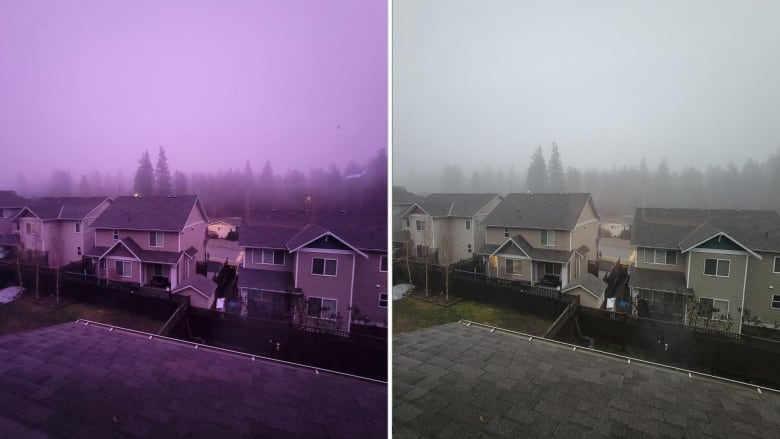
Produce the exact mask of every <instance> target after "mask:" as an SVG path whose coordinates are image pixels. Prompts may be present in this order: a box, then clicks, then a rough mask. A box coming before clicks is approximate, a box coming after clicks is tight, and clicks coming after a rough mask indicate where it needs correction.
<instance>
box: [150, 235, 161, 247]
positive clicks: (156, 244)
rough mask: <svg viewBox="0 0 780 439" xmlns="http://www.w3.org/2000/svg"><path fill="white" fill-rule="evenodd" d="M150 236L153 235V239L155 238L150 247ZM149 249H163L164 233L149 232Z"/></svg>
mask: <svg viewBox="0 0 780 439" xmlns="http://www.w3.org/2000/svg"><path fill="white" fill-rule="evenodd" d="M152 234H154V237H155V238H154V245H152ZM161 237H162V238H161ZM149 247H154V248H162V247H165V233H164V232H149Z"/></svg>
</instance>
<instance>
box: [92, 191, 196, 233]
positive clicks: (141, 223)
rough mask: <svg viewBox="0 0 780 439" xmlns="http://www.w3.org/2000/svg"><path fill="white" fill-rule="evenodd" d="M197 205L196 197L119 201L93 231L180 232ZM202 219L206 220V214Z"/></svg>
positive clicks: (127, 198) (121, 199) (97, 220)
mask: <svg viewBox="0 0 780 439" xmlns="http://www.w3.org/2000/svg"><path fill="white" fill-rule="evenodd" d="M196 203H197V204H198V205H200V201H198V197H197V196H195V195H177V196H175V197H174V196H171V197H165V196H144V197H117V199H116V200H114V202H113V204H112V205H111V206H110V207H109V208H108V209H106V210H105V211H103V213H102V214H100V216H99V217H98V218H97V219H96V220H95V222H94V223H92V227H95V228H101V229H120V230H121V229H130V230H164V231H181V230H182V229H184V226H185V225H186V223H187V218H189V216H190V213H191V212H192V208H193V207H195V206H196ZM202 215H204V216H205V212H202Z"/></svg>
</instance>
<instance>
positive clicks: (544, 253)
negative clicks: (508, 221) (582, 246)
mask: <svg viewBox="0 0 780 439" xmlns="http://www.w3.org/2000/svg"><path fill="white" fill-rule="evenodd" d="M511 239H512V240H513V241H514V242H515V243H517V245H518V246H519V247H520V248H521V249H522V250H523V251H524V252H525V254H527V255H528V256H529V257H530V258H531V259H532V260H534V261H543V262H560V263H565V262H567V261H568V260H569V259H570V258H571V253H572V252H570V251H566V250H553V249H549V248H535V247H533V246H531V244H530V243H529V242H528V241H526V240H525V238H523V236H522V235H515V236H513V237H512V238H511ZM504 245H512V243H511V242H509V238H507V240H506V242H505V243H504ZM502 246H503V245H501V246H496V249H499V248H501V247H502ZM485 247H487V245H486V246H485ZM485 247H483V250H482V251H484V248H485ZM493 251H494V252H495V250H493Z"/></svg>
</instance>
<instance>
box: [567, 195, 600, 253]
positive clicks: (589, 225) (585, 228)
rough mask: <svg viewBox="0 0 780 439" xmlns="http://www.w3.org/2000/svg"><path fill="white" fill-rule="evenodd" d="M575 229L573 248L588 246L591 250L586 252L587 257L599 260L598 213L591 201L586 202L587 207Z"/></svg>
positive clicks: (572, 238) (583, 210) (572, 234)
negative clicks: (597, 240)
mask: <svg viewBox="0 0 780 439" xmlns="http://www.w3.org/2000/svg"><path fill="white" fill-rule="evenodd" d="M577 224H579V226H575V227H574V230H573V231H572V232H571V250H576V249H578V248H580V246H582V245H585V246H587V247H588V248H589V249H590V251H589V252H588V253H587V254H585V255H584V256H585V259H586V260H588V261H596V260H598V243H597V242H596V239H597V238H598V223H597V221H596V213H595V212H594V211H593V208H592V207H591V206H590V203H586V204H585V208H584V209H582V213H580V217H579V219H577Z"/></svg>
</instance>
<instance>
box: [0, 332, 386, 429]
mask: <svg viewBox="0 0 780 439" xmlns="http://www.w3.org/2000/svg"><path fill="white" fill-rule="evenodd" d="M0 388H1V389H2V392H0V436H2V437H6V436H7V437H36V436H37V437H139V438H162V437H170V438H174V437H203V438H208V437H323V436H325V435H330V436H332V437H384V436H385V435H386V434H387V433H386V429H387V422H386V420H387V416H386V410H387V403H386V401H387V386H386V385H385V384H383V383H377V382H372V381H368V380H362V379H357V378H352V377H348V376H343V375H337V374H333V373H329V372H325V371H320V372H319V373H315V371H314V370H312V369H311V368H305V367H299V366H294V365H285V364H282V363H278V362H274V361H269V360H263V359H260V358H257V359H256V361H253V360H252V359H251V358H249V357H245V356H238V355H232V354H228V353H223V352H218V351H215V350H209V349H194V347H193V346H192V345H190V344H185V343H181V342H177V341H172V340H164V339H160V338H154V339H151V340H150V339H149V336H148V335H137V334H133V333H129V332H126V331H122V330H114V331H111V332H109V330H108V329H107V328H104V327H100V326H98V325H89V326H85V325H84V324H83V323H66V324H61V325H55V326H49V327H46V328H42V329H37V330H34V331H29V332H20V333H15V334H11V335H4V336H2V337H0Z"/></svg>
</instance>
